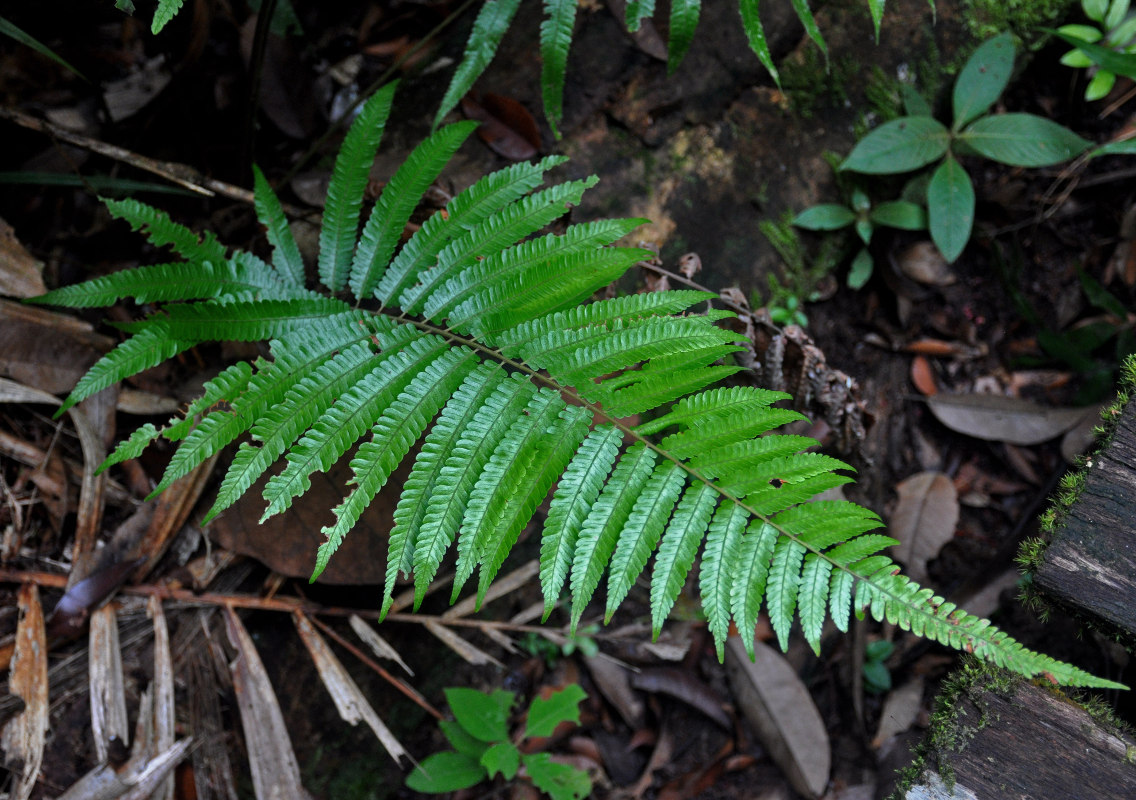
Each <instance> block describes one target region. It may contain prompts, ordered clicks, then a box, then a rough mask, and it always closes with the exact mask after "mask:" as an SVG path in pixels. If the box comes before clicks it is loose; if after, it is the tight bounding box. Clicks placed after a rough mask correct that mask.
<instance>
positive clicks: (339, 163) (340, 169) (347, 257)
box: [319, 83, 397, 292]
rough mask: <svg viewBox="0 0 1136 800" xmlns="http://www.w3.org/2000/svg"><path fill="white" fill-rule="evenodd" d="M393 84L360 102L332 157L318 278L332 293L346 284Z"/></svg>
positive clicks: (388, 108) (320, 245)
mask: <svg viewBox="0 0 1136 800" xmlns="http://www.w3.org/2000/svg"><path fill="white" fill-rule="evenodd" d="M396 87H397V84H394V83H392V84H390V85H388V86H384V87H383V88H382V89H379V90H378V91H377V92H375V93H374V94H373V95H372V96H371V98H370V99H369V100H368V101H367V102H366V103H364V104H363V108H362V109H361V110H360V111H359V116H358V118H357V119H356V120H355V123H354V124H353V125H352V126H351V128H350V130H348V131H347V137H346V138H345V139H344V140H343V146H342V147H341V148H340V149H339V155H338V156H336V158H335V168H334V169H333V170H332V173H331V182H330V183H329V184H328V187H327V202H326V204H325V205H324V209H323V226H322V227H321V228H320V240H319V277H320V280H321V281H322V282H323V285H324V286H326V287H327V288H328V289H330V290H331V291H332V292H339V291H342V289H343V287H344V286H345V285H346V283H347V274H348V269H349V267H350V264H351V255H352V253H353V252H354V250H355V236H356V233H357V231H358V228H359V210H360V209H361V208H362V205H363V190H364V188H366V186H367V178H368V176H369V175H370V173H371V163H372V162H373V161H374V160H375V152H376V151H377V150H378V149H379V141H380V140H381V139H382V137H383V129H384V128H385V127H386V122H387V117H389V116H390V110H391V103H392V102H393V100H394V91H395V88H396Z"/></svg>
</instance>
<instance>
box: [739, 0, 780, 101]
mask: <svg viewBox="0 0 1136 800" xmlns="http://www.w3.org/2000/svg"><path fill="white" fill-rule="evenodd" d="M758 5H759V0H739V2H738V11H739V13H740V14H741V17H742V30H744V31H745V35H746V39H748V40H749V47H750V49H751V50H753V53H754V55H756V56H757V60H758V61H760V62H761V65H762V66H763V67H765V68H766V69H767V70H769V74H770V75H771V76H772V78H773V82H774V83H776V84H777V87H778V88H780V87H781V75H780V74H779V73H778V72H777V65H776V64H774V63H773V54H772V53H770V52H769V42H767V41H766V40H765V27H764V26H763V25H762V24H761V17H760V16H758V13H757V10H758Z"/></svg>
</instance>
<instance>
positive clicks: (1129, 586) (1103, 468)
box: [1035, 401, 1136, 638]
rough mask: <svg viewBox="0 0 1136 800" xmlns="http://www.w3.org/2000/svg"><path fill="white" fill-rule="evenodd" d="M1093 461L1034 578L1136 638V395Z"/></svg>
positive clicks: (1075, 606)
mask: <svg viewBox="0 0 1136 800" xmlns="http://www.w3.org/2000/svg"><path fill="white" fill-rule="evenodd" d="M1090 463H1091V466H1087V467H1086V469H1087V474H1086V477H1085V483H1084V488H1083V490H1082V492H1081V495H1080V497H1079V498H1078V499H1077V500H1076V502H1074V503H1073V504H1072V506H1071V507H1070V508H1069V510H1068V512H1067V513H1066V515H1065V518H1064V521H1063V523H1062V524H1061V525H1060V527H1059V528H1058V529H1057V530H1056V531H1055V532H1054V535H1053V541H1052V542H1051V543H1050V545H1049V547H1048V548H1047V549H1046V551H1045V554H1044V556H1043V560H1042V565H1041V567H1040V568H1039V569H1038V571H1037V573H1036V576H1035V578H1036V581H1037V583H1038V585H1039V586H1040V587H1041V588H1042V589H1043V590H1044V591H1045V592H1047V593H1048V594H1050V595H1052V596H1053V598H1054V599H1056V600H1057V601H1058V602H1061V603H1063V604H1065V605H1066V606H1068V607H1070V608H1073V609H1077V610H1080V611H1082V612H1084V613H1086V614H1088V615H1091V616H1092V617H1096V618H1098V619H1101V620H1105V621H1106V622H1108V623H1109V624H1111V625H1113V626H1115V627H1117V628H1119V629H1120V630H1121V631H1123V632H1124V633H1125V634H1127V635H1128V636H1130V637H1133V638H1136V401H1132V402H1129V403H1128V405H1127V406H1125V408H1124V410H1123V413H1122V415H1121V418H1120V420H1119V421H1118V422H1117V425H1116V429H1115V432H1114V434H1113V437H1112V441H1111V442H1110V443H1109V445H1108V446H1107V447H1106V448H1105V449H1104V450H1103V451H1102V452H1100V453H1098V454H1097V455H1095V456H1093V457H1092V460H1091V462H1090Z"/></svg>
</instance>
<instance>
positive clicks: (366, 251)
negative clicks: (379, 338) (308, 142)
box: [348, 0, 492, 300]
mask: <svg viewBox="0 0 1136 800" xmlns="http://www.w3.org/2000/svg"><path fill="white" fill-rule="evenodd" d="M490 2H492V0H490ZM476 127H477V123H476V122H460V123H458V124H456V125H449V126H447V127H445V128H442V130H440V131H438V132H437V133H435V134H433V135H432V136H430V138H428V139H427V140H426V141H424V142H422V144H420V145H418V146H417V147H416V148H414V150H413V152H411V154H410V156H409V157H408V158H407V159H406V161H404V162H403V163H402V166H400V167H399V168H398V170H397V171H396V172H395V174H394V175H393V176H392V177H391V179H390V181H389V182H388V183H387V185H386V186H385V187H383V192H382V194H380V195H379V199H378V200H377V201H376V202H375V207H374V209H373V210H372V211H371V216H370V217H368V218H367V224H366V225H364V226H363V233H362V235H361V236H360V238H359V246H358V248H357V249H356V250H355V260H354V261H353V262H352V264H351V275H350V277H349V279H348V284H349V285H350V287H351V292H352V294H354V295H355V297H357V298H358V299H360V300H362V299H365V298H367V297H369V296H370V295H371V293H372V292H373V291H374V289H375V287H376V286H377V285H378V283H379V280H380V279H381V278H382V276H383V272H384V271H385V270H386V267H387V263H388V262H389V261H390V258H391V255H393V254H394V249H395V247H396V246H397V245H398V240H399V237H401V236H402V231H403V229H404V228H405V227H406V223H407V222H409V221H410V215H411V214H413V213H414V209H415V208H416V207H417V206H418V203H419V202H421V200H422V196H423V195H424V194H425V193H426V190H427V189H429V188H430V184H432V183H433V182H434V179H435V178H437V177H438V173H440V172H441V171H442V168H443V167H445V166H446V163H447V162H448V161H449V160H450V158H451V157H452V156H453V154H454V153H456V152H457V149H458V148H459V147H461V144H462V142H464V141H465V140H466V138H467V137H468V136H469V135H470V134H471V133H472V132H473V129H474V128H476Z"/></svg>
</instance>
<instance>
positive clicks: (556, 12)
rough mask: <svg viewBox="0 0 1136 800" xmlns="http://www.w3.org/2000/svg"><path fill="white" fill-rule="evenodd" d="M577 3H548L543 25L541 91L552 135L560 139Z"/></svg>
mask: <svg viewBox="0 0 1136 800" xmlns="http://www.w3.org/2000/svg"><path fill="white" fill-rule="evenodd" d="M576 2H577V0H544V21H543V22H541V23H540V61H541V66H540V92H541V97H542V99H543V100H544V116H545V118H546V119H547V120H548V124H549V127H551V128H552V135H553V136H555V137H556V138H557V139H560V128H559V126H560V120H561V119H562V118H563V116H564V76H565V75H566V74H567V72H568V48H569V47H571V46H572V29H573V28H574V27H575V25H576Z"/></svg>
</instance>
